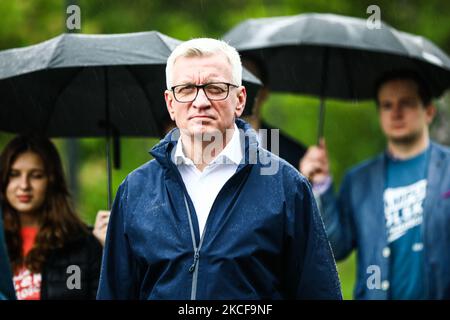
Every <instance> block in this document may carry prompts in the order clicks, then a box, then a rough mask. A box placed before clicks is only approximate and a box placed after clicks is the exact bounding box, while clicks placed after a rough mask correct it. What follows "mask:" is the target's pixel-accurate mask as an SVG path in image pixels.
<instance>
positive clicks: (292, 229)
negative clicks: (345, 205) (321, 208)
mask: <svg viewBox="0 0 450 320" xmlns="http://www.w3.org/2000/svg"><path fill="white" fill-rule="evenodd" d="M296 186H297V188H296V190H295V191H296V192H295V194H294V196H293V197H294V200H293V201H289V200H288V202H287V203H289V204H288V207H287V210H288V224H289V225H287V230H288V232H287V233H288V239H289V240H288V242H287V252H288V253H289V254H288V259H287V261H286V268H287V270H286V278H285V283H286V285H287V287H288V292H290V294H288V298H291V299H292V298H295V299H338V300H341V299H342V293H341V287H340V283H339V277H338V274H337V270H336V263H335V260H334V257H333V253H332V251H331V247H330V244H329V242H328V239H327V236H326V232H325V229H324V226H323V222H322V219H321V217H320V214H319V212H318V209H317V205H316V202H315V200H314V196H313V194H312V191H311V188H310V185H309V184H308V182H307V181H306V179H304V178H300V177H299V178H298V181H297V183H296Z"/></svg>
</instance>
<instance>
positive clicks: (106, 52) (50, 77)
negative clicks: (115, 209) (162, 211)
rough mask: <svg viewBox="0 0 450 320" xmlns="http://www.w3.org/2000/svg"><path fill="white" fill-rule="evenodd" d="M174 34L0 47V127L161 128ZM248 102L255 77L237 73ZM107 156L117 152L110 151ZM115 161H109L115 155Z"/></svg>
mask: <svg viewBox="0 0 450 320" xmlns="http://www.w3.org/2000/svg"><path fill="white" fill-rule="evenodd" d="M179 43H181V41H179V40H176V39H173V38H170V37H168V36H166V35H163V34H161V33H159V32H155V31H152V32H140V33H130V34H111V35H84V34H62V35H60V36H58V37H56V38H53V39H50V40H48V41H45V42H42V43H40V44H37V45H33V46H29V47H25V48H18V49H10V50H5V51H2V52H0V130H3V131H8V132H13V133H25V132H37V133H40V134H43V135H46V136H49V137H95V136H105V137H106V138H107V143H106V146H107V150H106V153H107V167H108V168H107V170H108V207H109V206H110V203H111V168H110V156H109V145H110V139H111V137H113V138H114V139H113V140H114V142H115V143H114V145H115V146H116V148H114V150H115V151H116V155H117V154H118V148H117V147H118V141H119V139H118V137H119V136H154V137H158V136H161V135H162V132H163V129H164V124H165V122H167V121H169V120H170V118H169V117H168V113H167V109H166V106H165V101H164V96H163V92H164V90H165V65H166V61H167V58H168V56H169V55H170V53H171V52H172V50H173V49H174V48H175V47H176V46H177V45H178V44H179ZM243 78H244V85H246V86H247V87H248V91H249V95H250V97H249V100H248V101H249V103H250V102H251V101H252V100H254V97H255V96H256V92H257V90H258V88H259V86H260V84H261V83H260V82H259V80H258V79H256V78H255V77H254V76H252V75H251V74H250V73H249V72H244V74H243ZM115 159H118V157H117V156H116V157H115ZM115 162H116V163H117V161H115Z"/></svg>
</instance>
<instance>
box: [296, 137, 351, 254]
mask: <svg viewBox="0 0 450 320" xmlns="http://www.w3.org/2000/svg"><path fill="white" fill-rule="evenodd" d="M300 171H301V172H302V174H304V175H305V176H306V177H307V178H308V180H309V181H310V182H311V183H312V185H313V191H314V195H315V197H316V200H317V203H318V205H319V209H320V214H321V216H322V219H323V221H324V224H325V229H326V233H327V236H328V238H329V241H330V243H331V246H332V248H333V253H334V255H335V257H336V260H341V259H344V258H345V257H347V256H348V255H349V254H350V252H351V251H352V249H353V246H354V229H353V228H352V224H351V217H352V215H351V211H350V209H351V207H350V204H351V202H350V199H349V195H350V192H349V189H350V179H348V178H346V179H344V183H343V184H342V187H341V194H340V197H339V199H336V197H335V195H334V192H333V184H332V178H331V175H330V170H329V160H328V154H327V150H326V145H325V141H324V140H323V139H322V140H321V141H320V144H319V146H312V147H309V148H308V151H307V152H306V154H305V156H304V157H303V159H302V160H301V162H300Z"/></svg>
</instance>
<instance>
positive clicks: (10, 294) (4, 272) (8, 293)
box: [0, 203, 16, 300]
mask: <svg viewBox="0 0 450 320" xmlns="http://www.w3.org/2000/svg"><path fill="white" fill-rule="evenodd" d="M12 278H13V277H12V273H11V268H10V266H9V258H8V251H7V249H6V243H5V237H4V229H3V214H2V208H1V203H0V300H16V294H15V291H14V285H13V282H12Z"/></svg>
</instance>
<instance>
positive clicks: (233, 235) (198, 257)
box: [97, 119, 342, 300]
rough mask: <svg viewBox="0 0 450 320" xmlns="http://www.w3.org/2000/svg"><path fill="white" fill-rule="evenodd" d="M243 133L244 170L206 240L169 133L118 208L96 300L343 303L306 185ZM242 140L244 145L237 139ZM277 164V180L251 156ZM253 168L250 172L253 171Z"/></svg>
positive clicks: (216, 210)
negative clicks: (252, 153)
mask: <svg viewBox="0 0 450 320" xmlns="http://www.w3.org/2000/svg"><path fill="white" fill-rule="evenodd" d="M236 124H237V125H238V128H240V129H243V130H245V132H246V134H245V136H246V137H247V138H246V139H245V150H244V154H245V159H246V161H245V163H243V164H241V165H239V167H238V169H237V170H236V173H235V174H234V175H233V176H232V177H231V178H230V179H229V180H228V181H227V183H226V184H225V185H224V186H223V188H222V189H221V191H220V192H219V194H218V196H217V198H216V200H215V202H214V204H213V206H212V208H211V211H210V213H209V216H208V219H207V222H206V225H205V230H204V232H203V235H202V236H201V235H200V234H199V228H198V222H197V217H196V213H195V209H194V206H193V204H192V201H191V199H190V198H189V195H188V193H187V191H186V188H185V186H184V183H183V181H182V178H181V175H180V174H179V172H178V170H177V168H176V166H175V165H174V163H173V162H172V161H171V151H172V150H174V148H175V146H176V143H177V141H176V140H177V139H175V138H173V137H172V135H173V134H174V133H176V130H178V129H174V130H172V131H171V132H170V133H169V134H168V135H167V136H166V137H165V138H164V139H163V140H161V142H160V143H159V144H158V145H156V146H155V147H154V148H153V149H152V150H151V154H152V155H153V156H154V158H155V160H152V161H150V162H148V163H146V164H145V165H143V166H142V167H140V168H138V169H137V170H135V171H133V172H132V173H131V174H129V175H128V177H127V178H126V179H125V180H124V181H123V183H122V184H121V186H120V187H119V190H118V192H117V195H116V199H115V201H114V205H113V209H112V213H111V217H110V222H109V227H108V232H107V239H106V246H105V250H104V256H103V265H102V271H101V276H100V284H99V290H98V295H97V298H98V299H181V300H185V299H297V298H298V299H341V298H342V296H341V290H340V284H339V280H338V275H337V272H336V265H335V261H334V258H333V255H332V251H331V247H330V245H329V242H328V240H327V237H326V234H325V230H324V226H323V223H322V220H321V217H320V215H319V214H318V210H317V207H316V203H315V201H314V198H313V195H312V193H311V189H310V185H309V184H308V182H307V181H306V179H305V178H304V177H303V176H301V175H300V174H299V173H298V171H297V170H296V169H295V168H293V167H292V166H291V165H289V164H288V163H287V162H286V161H284V160H281V159H280V158H278V157H276V156H275V155H272V154H270V153H269V152H268V151H267V150H264V149H261V148H259V147H258V146H257V142H256V135H255V133H254V131H253V130H252V129H251V128H250V126H249V125H248V124H247V123H245V122H244V121H242V120H239V119H238V120H236ZM241 141H242V140H241ZM251 147H255V148H254V149H253V150H257V151H258V153H259V155H264V156H271V159H272V161H273V162H272V165H273V164H278V165H279V168H278V170H277V172H276V174H273V175H261V169H262V168H263V167H264V165H263V164H262V163H261V161H260V157H258V161H257V163H254V162H256V161H253V162H252V161H251V160H250V159H251V158H249V156H250V152H249V150H252V148H251ZM251 163H254V164H251ZM266 166H268V165H266Z"/></svg>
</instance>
